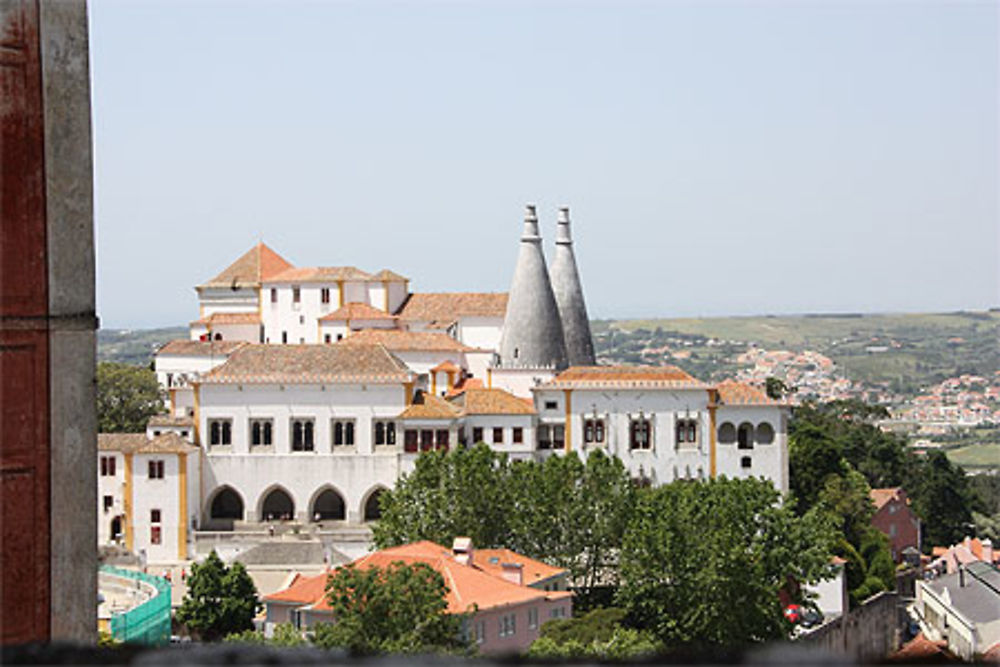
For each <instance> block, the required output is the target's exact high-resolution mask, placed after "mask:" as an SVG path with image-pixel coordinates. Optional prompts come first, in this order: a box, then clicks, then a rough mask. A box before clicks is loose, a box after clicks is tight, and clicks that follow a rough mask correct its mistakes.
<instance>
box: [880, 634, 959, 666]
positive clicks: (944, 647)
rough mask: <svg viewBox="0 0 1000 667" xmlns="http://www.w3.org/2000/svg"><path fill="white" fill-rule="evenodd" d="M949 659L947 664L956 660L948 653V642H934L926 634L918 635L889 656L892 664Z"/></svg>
mask: <svg viewBox="0 0 1000 667" xmlns="http://www.w3.org/2000/svg"><path fill="white" fill-rule="evenodd" d="M935 657H940V658H949V659H948V660H946V662H951V661H952V660H954V658H955V656H953V655H952V654H951V653H950V652H949V651H948V642H946V641H932V640H930V639H928V638H927V637H926V636H924V633H922V632H920V633H917V636H916V637H914V638H913V639H911V640H910V641H908V642H906V643H905V644H903V646H902V648H900V649H899V650H898V651H896V652H895V653H891V654H889V658H888V659H889V661H890V662H919V663H924V662H926V661H927V660H928V659H930V658H935Z"/></svg>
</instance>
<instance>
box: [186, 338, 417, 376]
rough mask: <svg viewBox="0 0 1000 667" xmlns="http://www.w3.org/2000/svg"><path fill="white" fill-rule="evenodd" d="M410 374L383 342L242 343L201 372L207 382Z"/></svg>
mask: <svg viewBox="0 0 1000 667" xmlns="http://www.w3.org/2000/svg"><path fill="white" fill-rule="evenodd" d="M412 378H413V374H412V373H411V372H410V369H409V368H407V367H406V364H404V363H403V362H402V361H400V360H399V359H397V358H396V357H395V356H393V355H392V354H391V353H390V352H389V351H388V350H387V349H386V348H385V347H383V346H382V345H250V344H247V345H244V346H243V347H240V348H239V349H238V350H237V351H236V352H234V353H233V354H232V355H231V356H230V357H229V359H228V360H227V361H226V362H225V363H224V364H222V365H221V366H218V367H216V368H214V369H213V370H211V371H209V372H208V373H206V374H204V375H202V378H201V381H202V382H203V383H208V384H224V383H246V384H268V383H282V384H310V383H327V382H329V383H352V382H371V383H387V384H393V383H397V382H398V383H403V382H410V381H412Z"/></svg>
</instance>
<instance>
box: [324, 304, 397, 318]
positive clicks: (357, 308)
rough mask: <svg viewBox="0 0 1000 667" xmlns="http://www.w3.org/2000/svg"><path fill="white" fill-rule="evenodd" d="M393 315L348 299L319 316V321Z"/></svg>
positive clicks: (390, 316)
mask: <svg viewBox="0 0 1000 667" xmlns="http://www.w3.org/2000/svg"><path fill="white" fill-rule="evenodd" d="M394 319H396V316H395V315H390V314H389V313H387V312H385V311H384V310H379V309H378V308H375V307H374V306H370V305H368V304H367V303H361V302H360V301H350V302H348V303H345V304H344V305H343V306H341V307H340V308H338V309H337V310H335V311H333V312H332V313H327V314H326V315H324V316H323V317H321V318H319V321H320V322H342V321H345V320H394Z"/></svg>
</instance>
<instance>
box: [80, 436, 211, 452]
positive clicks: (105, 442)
mask: <svg viewBox="0 0 1000 667" xmlns="http://www.w3.org/2000/svg"><path fill="white" fill-rule="evenodd" d="M97 449H98V450H100V451H110V452H122V453H123V454H189V453H191V452H196V451H198V448H197V447H195V446H194V445H192V444H191V443H189V442H188V441H187V440H185V439H184V438H182V437H180V436H179V435H177V434H176V433H164V434H162V435H158V436H156V437H154V438H152V439H149V438H147V437H146V434H145V433H99V434H98V435H97Z"/></svg>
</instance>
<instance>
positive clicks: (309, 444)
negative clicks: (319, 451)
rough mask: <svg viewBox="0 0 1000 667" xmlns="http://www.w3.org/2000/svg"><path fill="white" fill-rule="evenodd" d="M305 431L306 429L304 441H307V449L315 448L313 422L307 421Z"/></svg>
mask: <svg viewBox="0 0 1000 667" xmlns="http://www.w3.org/2000/svg"><path fill="white" fill-rule="evenodd" d="M303 431H304V432H303V440H304V443H305V447H306V449H312V448H313V423H312V422H311V421H308V422H306V423H305V427H304V429H303Z"/></svg>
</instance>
